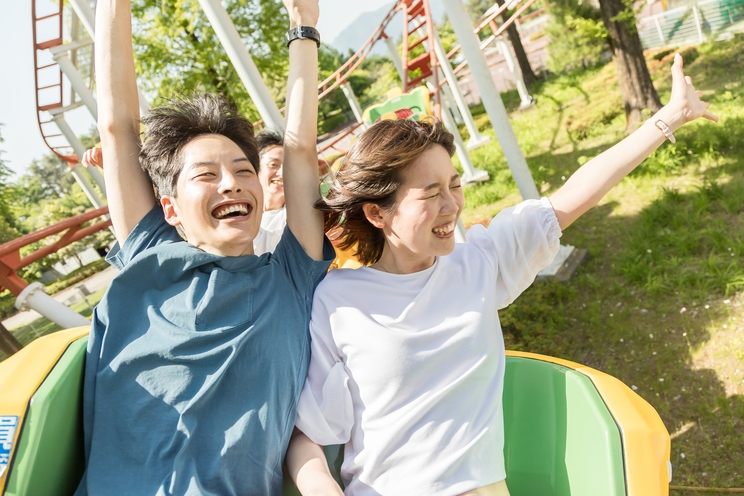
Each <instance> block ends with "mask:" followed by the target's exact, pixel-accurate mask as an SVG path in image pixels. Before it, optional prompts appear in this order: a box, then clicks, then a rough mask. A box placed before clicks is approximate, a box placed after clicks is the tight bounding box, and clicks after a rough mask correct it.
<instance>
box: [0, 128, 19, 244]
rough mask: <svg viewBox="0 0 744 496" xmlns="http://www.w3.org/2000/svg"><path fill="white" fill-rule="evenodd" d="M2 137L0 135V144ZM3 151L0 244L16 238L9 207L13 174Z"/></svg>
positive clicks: (0, 172)
mask: <svg viewBox="0 0 744 496" xmlns="http://www.w3.org/2000/svg"><path fill="white" fill-rule="evenodd" d="M3 141H4V140H3V137H2V135H0V143H2V142H3ZM3 153H5V152H4V151H3V150H0V244H3V243H7V242H8V241H11V240H13V239H15V238H17V237H18V231H17V230H16V229H15V227H14V224H15V219H14V217H13V213H12V211H11V209H10V206H11V205H12V204H13V192H14V188H13V185H12V183H11V182H10V178H11V177H12V175H13V173H12V171H11V170H10V168H9V167H8V166H7V164H6V163H5V160H3Z"/></svg>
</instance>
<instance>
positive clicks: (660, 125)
mask: <svg viewBox="0 0 744 496" xmlns="http://www.w3.org/2000/svg"><path fill="white" fill-rule="evenodd" d="M649 121H651V122H653V124H654V126H655V127H656V129H658V130H659V131H661V132H662V133H664V136H666V138H667V139H668V140H669V141H670V142H671V143H672V144H674V143H676V142H677V139H676V138H675V137H674V133H672V130H671V128H670V127H669V126H668V125H667V123H666V122H664V121H663V120H661V119H658V118H656V117H652V118H650V119H649Z"/></svg>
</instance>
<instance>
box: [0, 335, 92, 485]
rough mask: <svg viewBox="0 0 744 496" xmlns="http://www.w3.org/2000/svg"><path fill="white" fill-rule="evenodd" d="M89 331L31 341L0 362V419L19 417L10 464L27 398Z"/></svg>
mask: <svg viewBox="0 0 744 496" xmlns="http://www.w3.org/2000/svg"><path fill="white" fill-rule="evenodd" d="M89 331H90V327H88V326H84V327H76V328H73V329H67V330H64V331H59V332H55V333H54V334H50V335H48V336H46V337H45V338H44V339H39V340H36V341H33V342H31V343H30V344H29V345H27V346H26V347H25V348H23V349H22V350H21V351H19V352H18V353H16V354H15V355H13V356H11V357H9V358H7V359H6V360H5V361H3V362H0V391H2V392H3V394H2V396H0V417H14V416H15V417H18V424H17V425H16V426H15V433H14V435H13V439H12V445H11V450H10V456H9V461H10V463H12V462H13V454H14V452H15V449H16V448H17V445H18V438H19V437H20V434H21V430H22V428H23V421H24V418H25V416H26V410H27V409H28V406H29V398H33V395H34V393H35V392H36V390H37V389H38V388H39V386H40V385H41V383H42V382H44V379H46V377H47V375H49V372H50V371H51V370H52V369H53V368H54V366H55V365H56V364H57V362H58V361H59V359H60V357H61V356H62V354H63V353H64V352H65V350H66V349H67V347H68V346H69V345H70V343H72V342H73V341H75V340H76V339H79V338H81V337H83V336H85V335H87V334H88V332H89ZM8 472H9V470H7V469H6V470H4V471H3V473H2V474H0V494H1V493H2V491H3V490H4V488H5V484H6V482H7V480H6V478H7V475H8Z"/></svg>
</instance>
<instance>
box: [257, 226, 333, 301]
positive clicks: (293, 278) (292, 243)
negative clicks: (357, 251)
mask: <svg viewBox="0 0 744 496" xmlns="http://www.w3.org/2000/svg"><path fill="white" fill-rule="evenodd" d="M335 258H336V252H335V250H334V249H333V245H332V244H331V242H330V241H329V240H328V238H326V237H325V236H324V237H323V260H313V258H312V257H310V256H309V255H308V254H307V253H305V250H304V248H302V245H301V244H300V242H299V241H297V238H296V237H295V235H294V234H293V233H292V231H291V230H290V229H289V227H285V228H284V233H283V234H282V239H281V240H280V241H279V244H278V245H277V246H276V249H275V250H274V253H273V254H272V255H271V263H276V264H278V265H279V266H280V267H282V269H283V272H284V274H285V276H286V277H287V279H288V280H289V281H290V283H291V284H292V286H293V287H294V288H295V291H297V293H298V294H300V295H301V296H302V297H303V298H304V300H305V304H306V308H307V310H308V312H309V311H310V308H311V307H312V303H313V293H314V292H315V287H316V286H317V285H318V283H320V281H322V280H323V278H324V277H325V275H326V274H327V273H328V268H329V267H330V266H331V262H333V260H334V259H335Z"/></svg>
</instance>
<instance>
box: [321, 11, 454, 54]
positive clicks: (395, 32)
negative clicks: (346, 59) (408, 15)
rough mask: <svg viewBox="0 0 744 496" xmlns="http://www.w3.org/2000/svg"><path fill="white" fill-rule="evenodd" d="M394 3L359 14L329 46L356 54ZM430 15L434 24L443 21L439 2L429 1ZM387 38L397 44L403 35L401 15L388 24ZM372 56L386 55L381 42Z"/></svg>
mask: <svg viewBox="0 0 744 496" xmlns="http://www.w3.org/2000/svg"><path fill="white" fill-rule="evenodd" d="M394 4H395V3H394V2H390V3H389V4H388V5H386V6H384V7H381V8H379V9H377V10H374V11H372V12H365V13H363V14H360V15H359V16H358V17H357V18H356V19H354V20H353V21H351V22H350V23H349V25H348V26H346V28H344V30H343V31H341V32H340V33H339V34H338V36H336V38H335V39H334V40H333V41H331V42H330V45H331V46H332V47H333V48H335V49H336V50H338V51H340V52H341V53H344V54H346V53H348V51H349V50H351V51H352V52H356V51H357V50H359V49H360V48H361V47H362V45H363V44H364V42H366V41H367V40H368V39H369V37H370V36H372V33H373V32H374V31H375V29H377V26H379V25H380V23H381V22H382V20H383V19H384V18H385V16H386V15H387V13H388V12H390V9H392V8H393V5H394ZM429 5H430V7H431V15H432V17H433V18H434V22H436V23H440V22H442V20H443V19H444V5H442V2H441V1H437V0H434V1H430V2H429ZM385 32H386V33H387V35H388V36H390V37H391V38H392V39H393V40H395V41H396V42H398V41H399V40H400V39H401V36H402V35H403V14H401V13H398V14H397V15H396V16H395V18H393V20H392V21H391V22H390V24H388V27H387V29H386V31H385ZM372 53H373V54H378V55H387V47H386V46H385V43H383V42H382V41H379V42H377V44H375V47H374V49H373V50H372Z"/></svg>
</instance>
